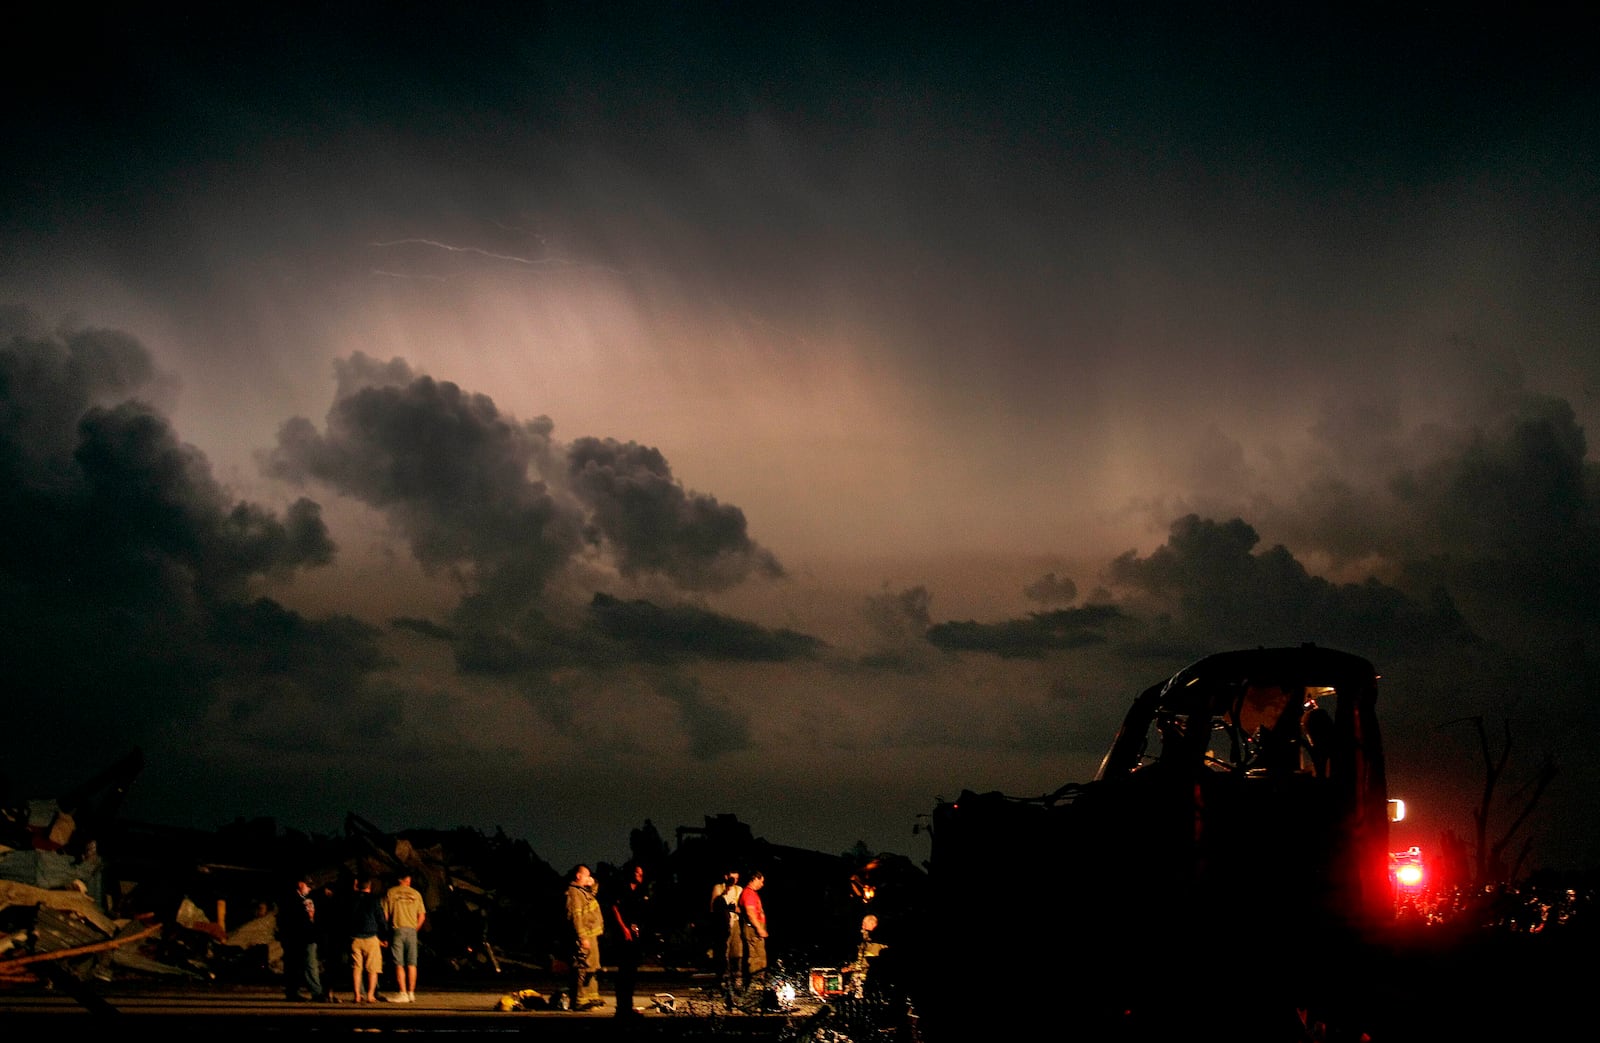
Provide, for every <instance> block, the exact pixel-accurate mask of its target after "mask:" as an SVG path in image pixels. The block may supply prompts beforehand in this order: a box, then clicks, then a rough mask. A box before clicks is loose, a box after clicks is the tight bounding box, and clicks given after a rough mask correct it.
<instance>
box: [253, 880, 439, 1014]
mask: <svg viewBox="0 0 1600 1043" xmlns="http://www.w3.org/2000/svg"><path fill="white" fill-rule="evenodd" d="M351 887H352V890H351V891H350V892H349V893H348V894H347V895H346V896H345V897H344V898H343V899H340V898H338V897H337V895H336V893H335V892H334V891H333V890H332V889H331V888H324V889H323V891H322V892H321V894H316V893H314V892H313V889H312V886H311V880H310V879H309V877H306V876H302V877H301V878H300V879H299V880H297V881H296V882H295V888H294V892H293V893H292V894H291V895H289V896H288V897H287V898H286V899H285V900H284V901H282V902H280V903H279V904H278V940H279V941H280V942H281V943H282V945H283V978H284V998H285V999H287V1000H315V1001H318V1002H322V1003H337V1002H338V996H337V995H336V994H335V993H334V992H333V990H332V989H331V988H330V987H328V985H327V984H326V983H325V982H324V981H323V978H322V962H323V961H322V959H321V956H320V954H319V952H318V943H319V942H321V943H324V944H327V945H328V946H329V950H328V951H329V952H330V953H331V952H332V951H334V950H333V947H334V946H335V945H339V944H341V943H343V944H346V945H348V949H347V950H346V951H347V952H348V953H349V959H350V979H351V986H352V991H353V992H354V994H355V1002H357V1003H376V1002H377V1001H378V978H379V975H380V973H381V971H382V969H383V963H384V952H385V951H386V950H387V952H388V953H389V961H390V962H391V963H392V964H393V966H394V971H395V991H394V992H393V993H392V994H388V995H385V997H384V999H386V1000H388V1001H389V1002H391V1003H412V1002H415V1000H416V998H417V996H416V989H417V956H418V944H419V943H418V938H417V932H418V930H419V929H420V928H421V927H422V924H423V922H424V921H425V920H426V919H427V916H428V913H427V909H426V907H425V906H424V905H423V901H422V894H421V892H419V891H418V890H417V889H416V888H414V887H412V886H411V874H410V873H409V872H406V871H404V870H402V871H401V872H400V874H399V875H398V876H397V877H395V881H394V885H393V886H391V887H390V888H388V889H387V890H386V891H385V892H384V893H383V895H382V897H379V896H378V895H377V894H375V893H374V892H373V890H372V888H373V878H372V877H371V876H367V875H360V876H357V877H355V879H354V880H353V882H352V884H351Z"/></svg>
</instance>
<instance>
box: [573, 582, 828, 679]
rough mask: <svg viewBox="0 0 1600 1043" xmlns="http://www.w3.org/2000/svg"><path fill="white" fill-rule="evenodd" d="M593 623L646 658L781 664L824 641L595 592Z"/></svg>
mask: <svg viewBox="0 0 1600 1043" xmlns="http://www.w3.org/2000/svg"><path fill="white" fill-rule="evenodd" d="M589 614H590V618H591V620H592V622H593V624H594V626H595V627H596V628H597V629H598V630H599V631H600V632H601V633H602V634H604V635H605V636H606V637H608V638H610V639H611V640H613V641H616V642H618V643H619V644H620V645H622V646H623V647H625V648H627V649H628V650H629V651H630V652H631V654H632V656H633V657H635V658H638V659H643V660H647V661H650V662H665V661H669V660H676V659H714V660H727V661H736V662H753V663H782V662H788V661H789V660H793V659H808V658H811V657H814V656H815V655H817V654H818V653H819V652H820V651H821V650H822V648H823V643H822V642H821V641H819V640H818V639H817V638H814V637H810V636H809V635H806V634H801V633H797V632H795V631H793V630H787V629H778V630H769V629H767V628H765V627H761V626H757V625H756V624H754V623H750V622H746V621H745V620H741V619H734V618H732V617H729V616H724V615H721V614H719V613H716V612H710V611H707V610H706V609H703V608H697V607H695V606H692V605H672V606H666V607H663V606H660V605H654V604H651V603H650V602H648V601H621V600H619V599H617V598H614V597H611V596H610V595H608V594H596V595H595V596H594V601H593V602H592V603H591V604H590V606H589Z"/></svg>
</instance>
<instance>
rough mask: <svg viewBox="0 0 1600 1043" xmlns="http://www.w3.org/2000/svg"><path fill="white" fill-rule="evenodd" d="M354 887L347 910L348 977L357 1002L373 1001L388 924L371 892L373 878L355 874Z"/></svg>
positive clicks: (375, 1000) (376, 993)
mask: <svg viewBox="0 0 1600 1043" xmlns="http://www.w3.org/2000/svg"><path fill="white" fill-rule="evenodd" d="M354 887H355V893H354V894H353V895H352V896H351V902H350V910H349V916H350V919H349V925H350V979H351V982H352V983H353V985H354V986H355V993H356V1002H357V1003H376V1002H377V999H378V974H379V972H380V971H382V970H383V950H384V947H385V946H386V945H387V944H388V943H387V938H388V924H387V923H386V922H385V921H384V919H383V906H382V905H381V904H380V903H379V901H378V896H377V895H375V894H373V893H372V878H371V877H369V876H365V875H363V876H358V877H356V879H355V884H354Z"/></svg>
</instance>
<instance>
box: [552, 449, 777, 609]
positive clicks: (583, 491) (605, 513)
mask: <svg viewBox="0 0 1600 1043" xmlns="http://www.w3.org/2000/svg"><path fill="white" fill-rule="evenodd" d="M567 459H568V468H569V471H570V474H571V479H572V487H573V489H574V491H575V492H576V493H577V494H578V496H579V498H580V499H582V500H583V502H584V503H586V504H587V505H588V506H589V507H590V508H591V509H592V510H593V512H594V513H593V516H592V518H591V521H590V525H591V527H592V531H593V532H595V533H596V534H597V535H598V536H600V537H603V538H604V539H605V540H607V541H609V542H610V544H611V545H612V546H613V547H614V548H615V550H616V555H617V564H618V567H619V568H620V569H621V571H622V574H623V575H624V576H633V575H637V574H639V573H641V572H657V573H660V574H661V575H664V576H667V577H670V578H671V579H672V580H674V581H676V582H677V583H679V584H681V585H682V586H683V587H685V588H687V589H690V590H720V589H723V588H726V587H729V586H732V585H733V584H735V583H738V582H739V581H741V580H743V579H744V578H745V577H746V576H748V575H750V574H752V573H754V574H757V575H761V576H766V577H769V578H776V577H779V576H782V575H783V568H782V566H780V565H779V564H778V559H777V558H775V557H773V556H772V554H771V553H770V552H768V551H766V550H763V549H762V548H761V547H759V546H757V545H756V544H755V543H754V542H752V541H751V539H750V537H749V535H748V533H747V532H746V531H745V530H746V527H745V519H744V512H743V511H741V510H739V508H737V507H734V506H732V505H729V504H720V503H718V502H717V501H716V500H715V499H714V498H712V497H710V496H703V495H699V494H695V493H690V492H688V491H686V490H685V489H684V488H683V486H682V485H681V484H679V482H678V481H677V480H676V479H675V478H673V476H672V468H671V467H669V466H668V465H667V461H666V458H665V457H663V456H662V455H661V453H660V451H659V450H656V449H651V448H648V447H646V446H641V445H638V444H636V443H634V442H628V443H626V444H623V443H620V442H616V441H614V440H612V439H609V438H605V439H600V438H580V439H578V440H577V441H576V442H574V443H573V444H572V447H571V449H570V450H569V451H568V454H567Z"/></svg>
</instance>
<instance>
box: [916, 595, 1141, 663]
mask: <svg viewBox="0 0 1600 1043" xmlns="http://www.w3.org/2000/svg"><path fill="white" fill-rule="evenodd" d="M1122 618H1123V615H1122V612H1121V610H1119V609H1118V608H1116V607H1115V606H1113V605H1086V606H1084V607H1083V608H1063V609H1057V610H1055V611H1054V612H1033V613H1030V614H1029V615H1028V618H1026V619H1011V620H1006V621H1004V622H1001V623H978V622H975V621H973V620H970V619H969V620H966V621H964V622H949V623H937V624H935V625H934V626H932V627H929V628H928V641H929V643H931V644H933V645H935V646H936V647H938V648H943V649H945V650H947V651H951V652H987V653H990V654H992V655H997V656H1001V657H1003V658H1008V659H1010V658H1037V657H1039V656H1042V655H1044V654H1045V653H1046V652H1052V651H1061V650H1065V649H1073V648H1082V647H1084V646H1085V645H1096V644H1100V643H1102V642H1104V641H1106V640H1107V638H1108V636H1109V635H1108V633H1107V631H1108V630H1109V629H1110V628H1112V627H1113V626H1115V625H1116V624H1117V623H1118V622H1119V621H1120V620H1121V619H1122Z"/></svg>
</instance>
